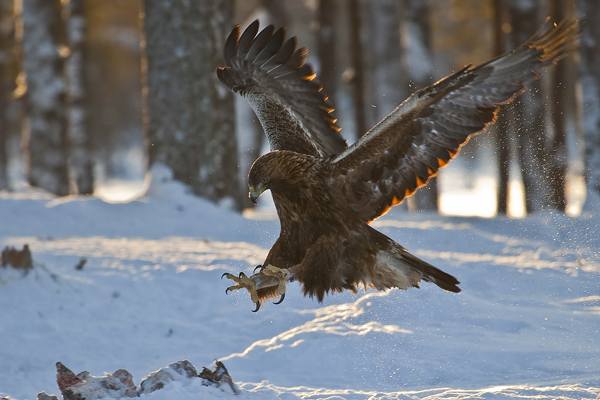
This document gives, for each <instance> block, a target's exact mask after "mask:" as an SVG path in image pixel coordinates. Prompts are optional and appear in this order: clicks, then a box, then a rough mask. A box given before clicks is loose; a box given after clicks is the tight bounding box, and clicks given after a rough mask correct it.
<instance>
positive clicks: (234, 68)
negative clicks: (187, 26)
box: [217, 21, 347, 156]
mask: <svg viewBox="0 0 600 400" xmlns="http://www.w3.org/2000/svg"><path fill="white" fill-rule="evenodd" d="M257 32H258V21H254V22H253V23H252V24H250V25H249V26H248V28H246V30H245V31H244V33H242V35H241V36H240V27H239V26H236V27H235V28H234V29H233V30H232V31H231V33H230V34H229V36H228V38H227V40H226V42H225V48H224V57H225V62H226V65H227V66H226V67H223V68H219V69H218V70H217V76H218V78H219V80H221V81H222V82H223V83H225V84H226V85H227V86H229V88H230V89H231V90H233V91H234V92H235V93H239V94H240V95H242V96H243V97H245V98H246V99H247V100H248V101H249V103H250V105H251V106H252V108H253V109H254V112H255V113H256V115H257V116H258V119H259V120H260V123H261V125H262V127H263V129H264V131H265V133H266V135H267V137H268V139H269V144H270V146H271V149H272V150H291V151H295V152H298V153H305V154H310V155H315V156H326V155H330V154H338V153H340V152H342V151H343V150H345V149H346V148H347V146H346V142H345V141H344V139H343V138H342V136H341V135H340V134H339V127H337V126H336V125H335V119H333V118H332V117H331V112H332V111H333V108H332V107H331V104H330V103H329V101H328V100H327V97H326V96H325V95H324V94H323V92H322V90H321V89H322V88H321V85H320V84H319V82H318V81H317V80H316V79H314V77H315V73H314V71H313V69H312V68H311V66H310V65H308V64H305V63H304V61H305V60H306V57H307V55H308V51H307V50H306V49H305V48H300V49H296V46H297V40H296V38H295V37H292V38H290V39H288V40H287V41H285V42H284V38H285V29H283V28H281V29H279V30H277V31H275V29H274V28H273V26H272V25H269V26H267V27H266V28H265V29H263V30H262V31H261V32H260V33H258V35H257Z"/></svg>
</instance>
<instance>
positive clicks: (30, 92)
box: [22, 0, 69, 196]
mask: <svg viewBox="0 0 600 400" xmlns="http://www.w3.org/2000/svg"><path fill="white" fill-rule="evenodd" d="M63 36H64V30H63V24H62V19H61V2H60V0H23V42H22V51H23V69H24V71H25V73H26V74H27V78H26V81H27V98H26V102H27V122H28V125H29V136H28V140H27V144H28V146H27V149H28V156H27V160H28V161H27V163H28V164H27V165H28V166H27V177H28V181H29V184H31V185H32V186H37V187H41V188H43V189H46V190H48V191H49V192H51V193H54V194H57V195H59V196H65V195H67V194H69V170H68V166H67V165H68V164H67V159H68V154H69V151H68V142H67V113H66V107H65V98H66V91H65V82H64V79H63V73H64V59H63V57H62V56H61V55H60V54H59V51H58V50H59V45H60V44H61V39H62V38H63Z"/></svg>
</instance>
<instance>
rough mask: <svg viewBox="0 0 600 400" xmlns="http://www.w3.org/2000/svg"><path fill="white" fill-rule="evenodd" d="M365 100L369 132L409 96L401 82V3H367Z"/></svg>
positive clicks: (389, 0) (381, 0)
mask: <svg viewBox="0 0 600 400" xmlns="http://www.w3.org/2000/svg"><path fill="white" fill-rule="evenodd" d="M363 9H364V16H365V23H364V36H365V38H366V41H365V42H366V43H365V45H364V46H363V49H364V54H365V56H366V57H365V61H364V62H365V71H366V74H365V75H366V76H365V100H366V103H367V107H366V112H367V120H366V124H367V129H368V128H370V127H372V126H375V124H377V123H378V122H379V121H381V120H382V119H383V118H384V117H385V116H386V115H388V114H389V113H390V112H392V111H393V110H394V109H395V108H396V107H397V106H398V105H400V102H401V101H403V100H404V99H405V98H406V97H407V91H406V88H404V87H403V86H402V82H401V76H400V73H401V58H402V54H401V53H402V47H401V45H400V7H399V4H398V0H376V1H366V2H364V4H363Z"/></svg>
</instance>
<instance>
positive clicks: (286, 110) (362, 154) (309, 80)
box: [217, 21, 578, 310]
mask: <svg viewBox="0 0 600 400" xmlns="http://www.w3.org/2000/svg"><path fill="white" fill-rule="evenodd" d="M577 30H578V26H577V23H576V22H575V23H572V24H570V25H568V26H564V25H563V24H559V25H558V26H556V27H555V28H553V29H551V30H547V31H545V32H538V33H537V34H536V35H535V36H534V37H532V38H531V39H530V40H529V41H527V42H525V43H523V44H522V45H521V46H519V47H517V48H516V49H515V50H513V51H511V52H509V53H507V54H504V55H502V56H500V57H498V58H495V59H493V60H491V61H488V62H487V63H484V64H481V65H479V66H477V67H471V66H467V67H465V68H463V69H461V70H459V71H457V72H455V73H453V74H451V75H449V76H448V77H446V78H444V79H442V80H440V81H439V82H437V83H436V84H434V85H432V86H430V87H427V88H425V89H422V90H419V91H418V92H416V93H414V94H413V95H412V96H410V97H409V98H408V99H407V100H406V101H404V102H403V103H402V104H401V105H400V106H399V107H398V108H396V109H395V110H394V111H392V112H391V113H390V114H389V115H388V116H387V117H386V118H384V119H383V120H382V121H381V122H379V123H378V124H377V125H375V126H374V127H373V128H372V129H371V130H370V131H369V132H367V133H366V134H365V135H363V136H362V137H361V138H360V139H359V140H358V141H357V142H356V143H355V144H353V145H352V146H351V147H347V145H346V142H345V141H344V140H343V138H342V137H341V135H340V134H339V132H338V131H339V128H338V127H336V126H335V119H333V118H331V116H330V113H331V111H332V108H331V105H330V104H329V102H328V100H327V98H326V96H325V95H324V94H323V92H322V90H321V87H320V85H319V84H318V82H317V81H316V80H314V79H313V78H314V76H315V75H314V73H313V72H312V69H311V68H310V66H308V65H307V64H304V60H305V58H306V55H307V51H306V49H303V48H300V49H298V50H296V41H295V38H291V39H289V40H287V41H286V42H284V36H285V32H284V30H283V29H280V30H278V31H275V30H274V28H273V26H268V27H266V28H265V29H264V30H263V31H261V32H260V33H258V22H257V21H255V22H254V23H252V24H251V25H250V26H249V27H248V28H247V29H246V30H245V31H244V33H243V34H242V35H241V36H240V28H239V26H238V27H236V28H234V30H233V31H232V32H231V34H230V35H229V37H228V38H227V42H226V44H225V60H226V63H227V66H226V67H224V68H219V69H218V70H217V75H218V77H219V79H220V80H221V81H222V82H224V83H225V84H226V85H227V86H229V87H230V88H231V89H232V90H233V91H234V92H236V93H239V94H240V95H242V96H244V97H245V98H247V99H248V102H249V103H250V105H251V106H252V108H253V109H254V111H255V112H256V114H257V115H258V118H259V120H260V122H261V125H262V126H263V129H264V130H265V133H266V134H267V137H268V138H269V143H270V145H271V150H272V151H271V152H270V153H268V154H265V155H263V156H261V157H259V158H258V159H257V160H256V162H255V163H254V165H253V166H252V168H251V170H250V175H249V186H250V195H251V199H252V200H253V201H256V199H257V198H258V197H259V196H260V194H261V193H263V192H264V191H265V190H268V189H269V190H271V192H272V194H273V200H274V202H275V207H276V208H277V214H278V216H279V219H280V221H281V234H280V236H279V239H277V241H276V242H275V244H274V245H273V247H272V248H271V250H270V252H269V255H268V256H267V259H266V260H265V263H264V264H263V266H262V268H261V270H260V271H259V272H258V273H256V274H254V275H252V276H251V277H247V276H246V275H245V274H243V273H240V275H239V276H238V277H236V276H234V275H232V274H225V275H226V276H227V277H228V278H230V279H232V280H234V281H235V282H236V283H238V284H237V285H236V286H231V287H230V288H228V290H234V289H241V288H246V289H248V290H249V292H250V294H251V297H252V299H253V301H255V302H256V303H257V310H258V308H259V307H260V304H261V302H262V301H263V300H264V299H265V298H269V297H276V296H277V295H280V296H281V298H282V300H283V296H284V295H285V284H286V282H287V281H288V280H289V279H292V278H294V279H295V280H297V281H298V282H300V283H301V284H302V286H303V291H304V293H305V294H306V295H309V296H310V297H313V296H315V297H317V299H318V300H319V301H322V300H323V297H324V295H325V294H326V293H328V292H336V291H342V290H344V289H348V290H352V291H355V290H356V289H357V287H358V286H360V285H364V286H365V287H366V286H371V287H373V288H375V289H379V290H382V289H386V288H392V287H397V288H400V289H408V288H410V287H418V284H419V282H420V281H421V280H425V281H428V282H433V283H435V284H436V285H438V286H439V287H441V288H442V289H445V290H449V291H452V292H459V291H460V289H459V288H458V287H457V284H458V283H459V282H458V280H457V279H456V278H454V277H453V276H451V275H449V274H447V273H445V272H442V271H440V270H439V269H437V268H435V267H434V266H432V265H430V264H428V263H427V262H425V261H423V260H420V259H418V258H417V257H415V256H413V255H411V254H410V253H409V252H408V251H406V250H405V249H404V248H403V247H402V246H400V245H399V244H398V243H396V242H394V241H393V240H392V239H390V238H388V237H387V236H385V235H384V234H382V233H380V232H378V231H376V230H375V229H373V228H371V227H370V226H369V225H368V224H369V222H371V221H372V220H374V219H376V218H378V217H380V216H381V215H383V214H385V212H387V210H388V209H389V208H390V207H392V206H394V205H396V204H399V203H401V202H402V201H403V200H404V199H405V198H406V197H408V196H410V195H411V194H413V193H414V192H415V191H416V190H417V189H418V188H419V187H421V186H423V185H425V184H426V183H427V181H428V180H429V179H430V178H431V177H432V176H434V175H435V174H437V172H438V171H439V169H440V168H442V167H443V166H445V165H446V164H448V162H450V161H451V160H452V158H454V157H455V156H456V155H457V154H458V152H459V151H460V148H461V147H462V146H463V145H464V144H465V143H466V142H467V141H468V140H469V138H470V137H471V136H472V135H474V134H476V133H479V132H481V131H483V130H485V128H486V127H487V126H488V125H490V124H492V123H493V122H494V121H495V119H496V113H497V111H498V107H499V105H500V104H505V103H508V102H510V101H512V100H513V99H514V98H515V97H516V96H518V95H519V94H520V93H522V92H523V91H524V90H525V85H526V84H527V83H529V82H531V81H534V80H536V79H538V78H539V75H540V73H541V72H542V71H543V69H544V68H545V67H547V66H551V65H553V64H555V63H557V62H559V61H560V60H561V59H562V58H564V57H565V56H566V55H567V54H568V53H569V52H570V51H571V50H572V49H573V48H574V47H575V46H576V40H577V37H578V36H577ZM257 33H258V34H257Z"/></svg>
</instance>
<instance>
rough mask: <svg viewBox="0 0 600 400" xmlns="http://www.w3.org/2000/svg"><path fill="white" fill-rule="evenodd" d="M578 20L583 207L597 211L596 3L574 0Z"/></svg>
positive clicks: (599, 89) (599, 19)
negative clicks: (583, 183)
mask: <svg viewBox="0 0 600 400" xmlns="http://www.w3.org/2000/svg"><path fill="white" fill-rule="evenodd" d="M577 8H578V14H579V16H580V18H581V20H582V36H581V39H580V46H579V53H580V55H581V62H580V64H579V68H580V75H581V92H582V102H583V134H584V140H585V170H586V185H587V199H586V202H585V205H584V210H587V211H594V212H599V211H600V68H599V67H598V66H600V2H599V1H597V0H578V2H577Z"/></svg>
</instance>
